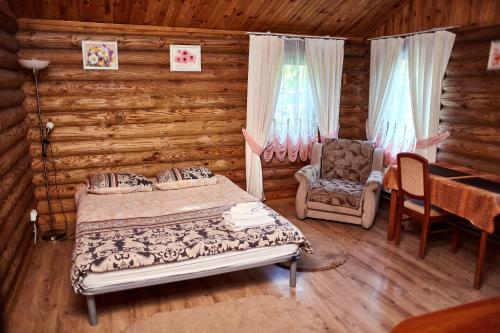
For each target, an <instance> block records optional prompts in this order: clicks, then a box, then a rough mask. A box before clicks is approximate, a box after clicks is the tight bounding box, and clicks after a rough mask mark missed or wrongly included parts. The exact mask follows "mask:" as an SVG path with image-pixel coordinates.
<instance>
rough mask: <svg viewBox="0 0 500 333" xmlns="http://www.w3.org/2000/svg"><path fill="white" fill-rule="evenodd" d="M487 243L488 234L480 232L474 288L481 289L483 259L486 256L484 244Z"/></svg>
mask: <svg viewBox="0 0 500 333" xmlns="http://www.w3.org/2000/svg"><path fill="white" fill-rule="evenodd" d="M487 241H488V233H487V232H486V231H484V230H482V231H481V242H480V243H479V255H478V256H477V263H476V274H475V275H474V288H475V289H480V288H481V275H482V273H483V264H484V257H485V256H486V243H487Z"/></svg>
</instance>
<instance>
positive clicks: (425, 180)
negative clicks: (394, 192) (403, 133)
mask: <svg viewBox="0 0 500 333" xmlns="http://www.w3.org/2000/svg"><path fill="white" fill-rule="evenodd" d="M397 161H398V189H399V191H400V193H401V194H403V195H405V196H408V197H410V198H413V199H419V200H424V199H425V198H427V199H428V198H429V162H428V161H427V159H426V158H424V157H422V156H420V155H417V154H414V153H399V154H398V156H397Z"/></svg>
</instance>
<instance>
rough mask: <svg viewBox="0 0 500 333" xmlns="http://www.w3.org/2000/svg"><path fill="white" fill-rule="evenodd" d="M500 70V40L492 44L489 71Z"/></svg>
mask: <svg viewBox="0 0 500 333" xmlns="http://www.w3.org/2000/svg"><path fill="white" fill-rule="evenodd" d="M499 69H500V40H495V41H492V42H491V46H490V56H489V58H488V70H499Z"/></svg>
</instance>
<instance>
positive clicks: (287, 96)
mask: <svg viewBox="0 0 500 333" xmlns="http://www.w3.org/2000/svg"><path fill="white" fill-rule="evenodd" d="M284 50H285V51H284V56H283V69H282V73H281V86H280V90H279V95H278V101H277V104H276V111H275V113H274V118H273V122H272V125H271V129H270V131H269V137H268V142H267V147H266V150H265V151H264V154H263V157H264V160H265V161H270V160H271V158H272V157H273V155H275V156H276V157H277V158H278V159H279V160H280V161H283V160H284V159H285V155H288V160H290V161H292V162H294V161H295V160H296V159H297V157H300V159H301V160H302V161H305V160H307V158H308V157H309V155H310V151H311V149H312V144H313V143H314V142H316V141H317V137H318V121H317V117H316V112H315V109H314V101H313V97H312V91H311V83H310V75H309V69H308V66H307V59H306V53H305V42H304V40H303V39H297V38H292V39H290V38H285V39H284Z"/></svg>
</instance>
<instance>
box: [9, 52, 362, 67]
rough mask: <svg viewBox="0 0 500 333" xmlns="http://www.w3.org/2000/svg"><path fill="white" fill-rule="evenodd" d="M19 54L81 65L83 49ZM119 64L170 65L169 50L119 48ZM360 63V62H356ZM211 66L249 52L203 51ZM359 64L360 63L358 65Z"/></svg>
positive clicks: (238, 62)
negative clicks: (129, 49)
mask: <svg viewBox="0 0 500 333" xmlns="http://www.w3.org/2000/svg"><path fill="white" fill-rule="evenodd" d="M18 55H19V57H20V58H22V59H32V58H37V59H45V60H49V61H50V63H51V65H53V64H57V65H66V66H67V65H72V64H73V65H81V64H82V50H81V49H60V50H57V51H54V50H53V49H46V48H42V49H21V50H20V51H19V52H18ZM118 62H119V66H121V65H136V66H137V65H148V66H152V65H157V66H170V52H169V50H168V49H167V50H152V51H127V50H121V48H120V50H119V57H118ZM356 64H358V63H356ZM211 66H222V67H226V66H243V67H246V66H248V54H237V53H229V54H225V53H207V52H203V54H202V57H201V67H202V68H203V69H205V68H207V67H211ZM358 66H359V65H358Z"/></svg>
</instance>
